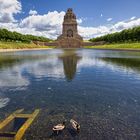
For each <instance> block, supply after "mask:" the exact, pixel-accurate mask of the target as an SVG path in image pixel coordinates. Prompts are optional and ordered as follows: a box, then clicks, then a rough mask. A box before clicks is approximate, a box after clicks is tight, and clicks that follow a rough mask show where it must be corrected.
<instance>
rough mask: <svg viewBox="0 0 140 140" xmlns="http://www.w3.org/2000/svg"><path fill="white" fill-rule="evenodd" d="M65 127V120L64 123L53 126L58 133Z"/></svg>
mask: <svg viewBox="0 0 140 140" xmlns="http://www.w3.org/2000/svg"><path fill="white" fill-rule="evenodd" d="M64 128H65V122H63V123H62V124H57V125H55V126H54V127H53V132H56V133H57V134H58V133H59V132H60V131H63V130H64Z"/></svg>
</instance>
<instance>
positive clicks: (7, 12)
mask: <svg viewBox="0 0 140 140" xmlns="http://www.w3.org/2000/svg"><path fill="white" fill-rule="evenodd" d="M21 9H22V6H21V3H20V2H19V1H18V0H0V22H1V23H10V22H15V21H16V20H15V18H14V15H15V14H17V13H20V12H21Z"/></svg>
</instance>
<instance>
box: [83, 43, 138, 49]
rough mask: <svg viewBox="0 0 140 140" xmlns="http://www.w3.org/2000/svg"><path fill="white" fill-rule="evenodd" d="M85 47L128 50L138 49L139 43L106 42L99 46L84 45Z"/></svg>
mask: <svg viewBox="0 0 140 140" xmlns="http://www.w3.org/2000/svg"><path fill="white" fill-rule="evenodd" d="M85 48H93V49H94V48H95V49H129V50H131V49H132V50H137V49H138V50H140V43H124V44H108V45H101V46H86V47H85Z"/></svg>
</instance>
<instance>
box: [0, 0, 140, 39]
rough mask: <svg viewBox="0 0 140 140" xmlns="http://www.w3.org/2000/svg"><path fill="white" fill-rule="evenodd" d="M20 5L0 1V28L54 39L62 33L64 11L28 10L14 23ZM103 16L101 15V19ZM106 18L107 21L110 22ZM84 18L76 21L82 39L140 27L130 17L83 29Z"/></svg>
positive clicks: (4, 0) (134, 19) (137, 22)
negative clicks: (40, 11)
mask: <svg viewBox="0 0 140 140" xmlns="http://www.w3.org/2000/svg"><path fill="white" fill-rule="evenodd" d="M21 8H22V6H21V3H20V2H19V1H17V0H7V1H6V0H0V9H1V10H0V28H6V29H9V30H11V31H17V32H20V33H22V34H32V35H38V36H44V37H48V38H51V39H56V38H57V37H58V36H59V35H60V34H61V33H62V23H63V18H64V15H65V12H64V11H61V12H58V11H51V12H48V13H45V14H38V13H37V11H35V10H30V11H29V15H28V16H27V17H25V18H23V19H21V20H19V21H17V22H15V21H16V20H15V18H14V15H15V14H17V13H20V12H21ZM102 16H103V14H101V17H102ZM111 20H112V18H108V19H107V21H111ZM83 21H84V18H83V17H82V18H79V19H77V22H78V24H79V26H78V31H79V34H80V35H81V36H83V37H84V39H90V38H93V37H97V36H102V35H105V34H109V33H114V32H119V31H122V30H123V29H128V28H132V27H135V26H139V25H140V18H136V17H131V18H130V19H129V20H128V21H120V22H117V23H115V24H112V25H111V24H109V25H104V26H96V27H93V26H88V27H84V26H82V24H81V23H83Z"/></svg>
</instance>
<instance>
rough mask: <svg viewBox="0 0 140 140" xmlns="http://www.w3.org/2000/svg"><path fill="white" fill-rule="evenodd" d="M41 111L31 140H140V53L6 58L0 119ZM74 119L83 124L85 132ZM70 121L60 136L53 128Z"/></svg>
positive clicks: (1, 63) (0, 77)
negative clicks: (74, 124) (20, 111)
mask: <svg viewBox="0 0 140 140" xmlns="http://www.w3.org/2000/svg"><path fill="white" fill-rule="evenodd" d="M20 108H24V109H25V112H32V111H33V110H34V109H36V108H40V109H41V113H40V114H39V116H38V118H37V119H36V120H35V121H34V123H33V124H32V125H31V127H30V129H28V131H27V132H26V134H25V139H26V140H43V139H45V140H47V139H48V140H93V139H95V140H129V139H130V140H138V139H140V52H134V51H111V50H93V49H70V50H68V49H67V50H61V49H52V50H41V51H21V52H9V53H0V120H2V119H4V118H5V117H6V116H7V115H9V114H10V113H12V112H13V111H15V110H16V109H20ZM70 119H74V120H77V121H78V122H79V123H80V125H81V130H80V133H79V134H77V133H75V132H74V131H73V130H72V128H71V126H70V123H69V121H70ZM63 121H66V125H67V127H66V129H65V130H64V131H63V133H61V134H59V135H58V136H55V135H53V134H52V127H53V126H54V125H56V124H57V123H61V122H63Z"/></svg>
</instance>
